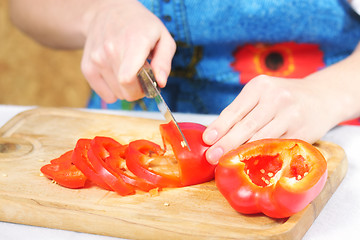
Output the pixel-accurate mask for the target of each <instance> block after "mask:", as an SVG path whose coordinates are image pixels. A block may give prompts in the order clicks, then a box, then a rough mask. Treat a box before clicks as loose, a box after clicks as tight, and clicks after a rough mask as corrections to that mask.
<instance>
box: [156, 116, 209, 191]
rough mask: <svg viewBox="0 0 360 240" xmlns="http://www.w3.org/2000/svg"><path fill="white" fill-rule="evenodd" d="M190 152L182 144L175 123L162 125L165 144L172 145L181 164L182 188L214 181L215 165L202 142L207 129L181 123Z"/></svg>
mask: <svg viewBox="0 0 360 240" xmlns="http://www.w3.org/2000/svg"><path fill="white" fill-rule="evenodd" d="M179 127H180V129H181V131H182V132H183V134H184V136H185V138H186V141H187V142H188V144H189V146H190V151H189V150H188V149H187V147H186V146H185V145H184V143H182V142H181V139H182V138H181V135H180V134H179V133H178V131H177V130H176V126H175V124H174V123H172V122H170V123H168V124H162V125H160V132H161V135H162V137H163V142H164V144H165V148H166V144H167V143H169V144H170V145H171V148H172V151H173V152H174V155H175V158H176V160H177V162H178V164H179V171H180V182H181V185H182V186H189V185H193V184H199V183H203V182H207V181H210V180H212V179H214V172H215V167H216V166H215V165H212V164H210V163H209V162H208V161H207V160H206V157H205V152H206V150H207V149H208V148H209V146H208V145H207V144H205V143H204V141H203V140H202V134H203V132H204V131H205V129H206V127H205V126H203V125H201V124H197V123H189V122H186V123H179Z"/></svg>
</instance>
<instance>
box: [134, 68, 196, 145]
mask: <svg viewBox="0 0 360 240" xmlns="http://www.w3.org/2000/svg"><path fill="white" fill-rule="evenodd" d="M137 78H138V80H139V83H140V85H141V88H142V89H143V91H144V93H145V96H146V97H147V98H154V99H155V102H156V104H157V107H158V109H159V111H160V112H161V114H162V115H163V116H164V118H165V119H166V121H168V122H172V123H173V124H174V126H175V127H176V129H177V131H178V133H179V134H180V135H179V136H180V138H181V143H180V144H181V146H182V147H183V148H185V147H187V149H188V150H189V151H191V149H190V146H189V144H188V142H187V141H186V138H185V136H184V134H183V132H182V131H181V129H180V127H179V125H178V123H177V122H176V120H175V118H174V115H173V114H172V113H171V111H170V109H169V107H168V105H167V104H166V102H165V101H164V98H163V97H162V96H161V94H160V88H159V87H158V84H157V82H156V79H155V76H154V74H153V71H152V68H151V66H150V64H149V63H148V61H146V62H145V64H144V65H143V66H142V67H141V68H140V70H139V71H138V73H137Z"/></svg>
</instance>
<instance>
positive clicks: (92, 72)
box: [81, 64, 117, 103]
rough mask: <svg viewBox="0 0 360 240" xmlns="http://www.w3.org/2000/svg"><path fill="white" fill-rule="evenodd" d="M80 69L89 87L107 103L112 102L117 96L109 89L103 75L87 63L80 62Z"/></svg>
mask: <svg viewBox="0 0 360 240" xmlns="http://www.w3.org/2000/svg"><path fill="white" fill-rule="evenodd" d="M81 68H82V71H83V74H84V76H85V77H86V79H87V80H88V83H89V85H90V87H91V88H92V89H93V90H94V91H95V92H96V93H97V94H98V95H99V96H100V97H101V98H102V99H103V100H104V101H105V102H107V103H113V102H115V101H116V100H117V97H116V96H115V94H113V92H112V91H111V89H110V87H109V86H108V85H107V83H106V82H105V80H104V79H103V77H102V76H101V75H100V74H99V73H98V72H97V71H96V69H95V68H94V67H91V66H88V64H82V67H81Z"/></svg>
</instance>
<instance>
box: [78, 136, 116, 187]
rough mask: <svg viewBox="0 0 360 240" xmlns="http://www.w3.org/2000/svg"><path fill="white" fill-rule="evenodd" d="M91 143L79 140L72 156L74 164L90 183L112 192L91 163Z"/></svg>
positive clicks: (88, 140)
mask: <svg viewBox="0 0 360 240" xmlns="http://www.w3.org/2000/svg"><path fill="white" fill-rule="evenodd" d="M90 142H91V139H79V140H78V141H77V143H76V146H75V148H74V153H73V155H72V162H73V164H74V165H75V166H76V167H77V168H78V169H80V170H81V172H82V173H83V174H84V175H85V176H86V177H87V178H88V179H89V180H90V181H92V182H93V183H95V184H96V185H98V186H100V187H102V188H104V189H106V190H112V188H110V187H109V186H108V184H106V182H105V181H104V179H103V178H102V176H101V174H99V173H97V172H96V171H95V169H94V167H93V165H92V164H91V163H90V161H89V158H88V151H89V149H90Z"/></svg>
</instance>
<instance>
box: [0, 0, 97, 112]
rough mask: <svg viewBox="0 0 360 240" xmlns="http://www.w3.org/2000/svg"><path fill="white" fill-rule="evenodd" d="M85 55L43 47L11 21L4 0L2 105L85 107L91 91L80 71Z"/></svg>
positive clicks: (0, 14)
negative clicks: (82, 56) (82, 58)
mask: <svg viewBox="0 0 360 240" xmlns="http://www.w3.org/2000/svg"><path fill="white" fill-rule="evenodd" d="M81 55H82V51H62V50H54V49H49V48H46V47H43V46H41V45H39V44H38V43H36V42H35V41H33V40H32V39H30V38H29V37H27V36H26V35H24V34H23V33H22V32H20V31H19V30H18V29H16V28H15V27H14V26H13V25H12V23H11V22H10V20H9V15H8V0H0V104H15V105H38V106H53V107H63V106H65V107H85V106H86V104H87V101H88V98H89V95H90V88H89V86H88V84H87V82H86V80H85V78H84V77H83V75H82V73H81V70H80V61H81Z"/></svg>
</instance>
